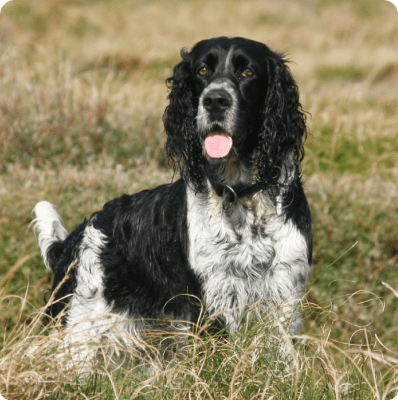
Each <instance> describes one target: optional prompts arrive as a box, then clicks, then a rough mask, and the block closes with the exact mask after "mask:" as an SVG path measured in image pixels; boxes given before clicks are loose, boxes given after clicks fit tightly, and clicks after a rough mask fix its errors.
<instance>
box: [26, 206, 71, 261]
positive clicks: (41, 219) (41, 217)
mask: <svg viewBox="0 0 398 400" xmlns="http://www.w3.org/2000/svg"><path fill="white" fill-rule="evenodd" d="M33 214H34V216H35V219H34V220H33V221H32V224H34V229H35V230H36V231H37V232H38V233H39V235H38V241H39V246H40V249H41V253H42V255H43V259H44V264H45V265H46V267H47V268H50V265H49V262H48V259H47V250H48V248H49V247H50V246H51V245H52V244H53V243H54V242H57V241H60V240H64V239H65V238H66V236H67V235H68V232H67V230H66V229H65V228H64V226H63V224H62V219H61V217H60V216H59V215H58V213H57V212H56V211H55V206H54V205H52V204H51V203H49V202H48V201H40V202H39V203H37V204H36V206H35V208H34V209H33Z"/></svg>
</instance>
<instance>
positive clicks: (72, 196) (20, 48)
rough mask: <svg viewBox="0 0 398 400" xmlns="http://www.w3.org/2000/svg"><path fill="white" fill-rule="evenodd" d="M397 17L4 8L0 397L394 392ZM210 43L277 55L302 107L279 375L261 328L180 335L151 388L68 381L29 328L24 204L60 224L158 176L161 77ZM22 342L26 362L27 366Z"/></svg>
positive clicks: (40, 294)
mask: <svg viewBox="0 0 398 400" xmlns="http://www.w3.org/2000/svg"><path fill="white" fill-rule="evenodd" d="M231 4H232V6H231ZM376 4H377V6H376ZM227 9H228V12H226V10H227ZM209 10H211V12H210V13H209ZM287 10H291V12H290V11H289V12H287ZM392 11H394V13H393V12H392ZM395 12H396V11H395V9H394V10H393V5H392V4H390V3H388V2H385V1H384V2H383V1H382V0H380V2H374V1H368V0H360V1H357V2H355V4H354V3H347V2H345V1H336V0H325V1H321V2H318V3H316V4H315V3H314V2H311V1H307V0H304V1H302V2H293V1H290V0H288V1H287V2H286V3H285V2H277V1H275V2H273V1H270V2H267V3H264V2H257V1H254V0H251V1H249V2H227V1H226V0H225V1H224V0H216V1H214V0H213V1H210V0H203V1H186V2H178V1H171V2H165V1H164V0H159V1H156V2H141V1H138V0H137V1H135V0H133V1H131V0H129V1H127V0H118V1H112V2H111V1H95V0H92V1H79V0H74V1H59V2H52V1H48V0H34V1H33V0H13V1H12V2H10V3H7V4H6V5H5V6H4V8H3V11H2V12H1V14H0V333H1V339H0V377H1V379H0V394H2V395H3V397H5V398H6V399H7V400H10V399H44V398H45V399H94V398H101V399H115V398H117V399H130V398H138V399H190V398H192V399H216V400H218V399H231V400H232V399H268V400H271V399H278V400H279V399H281V400H284V399H347V400H348V399H350V400H352V399H358V400H364V399H375V398H376V399H380V400H391V399H393V398H394V396H395V395H396V394H397V393H398V357H397V354H398V339H397V338H398V328H397V326H398V325H397V323H396V319H397V315H398V296H397V294H396V291H398V274H397V266H398V240H397V228H396V227H397V226H398V185H397V182H398V157H397V153H398V139H397V126H398V117H397V113H396V110H397V106H398V102H397V97H396V87H397V83H398V74H397V65H398V58H397V55H396V52H394V51H393V50H392V49H393V48H394V47H396V46H398V28H397V26H398V25H397V24H396V17H397V15H396V14H395ZM221 34H222V35H241V36H247V37H251V38H253V39H256V40H260V41H264V42H266V43H267V44H268V45H269V46H270V47H271V48H273V49H276V50H280V51H285V50H286V51H287V53H288V57H289V59H291V60H292V61H294V62H295V64H292V65H291V67H292V70H293V73H294V76H295V78H296V79H297V82H298V84H299V87H300V93H301V101H302V104H303V105H304V108H305V109H307V110H308V111H309V112H310V114H311V118H309V121H308V123H309V128H310V134H309V136H308V140H307V144H306V158H305V160H304V163H303V177H304V181H305V190H306V194H307V197H308V200H309V203H310V206H311V211H312V216H313V231H314V262H313V266H312V273H311V276H310V282H309V285H308V293H307V295H306V297H305V300H304V303H303V316H304V329H303V332H302V333H303V334H302V336H300V337H299V338H298V340H297V343H296V344H295V346H294V348H292V349H291V354H290V356H291V361H290V369H284V368H282V366H281V365H279V366H276V364H275V363H276V362H277V360H278V359H279V357H278V354H277V351H276V350H275V349H276V348H277V346H276V345H275V343H270V341H272V340H273V339H272V338H273V336H274V333H275V332H274V331H273V329H274V328H273V327H272V326H271V325H270V324H269V323H268V321H258V323H256V324H252V325H249V326H247V327H245V328H244V329H243V331H242V332H241V334H239V335H237V336H236V337H234V338H232V339H230V340H228V341H225V340H222V339H217V338H214V337H211V336H207V335H204V336H203V335H202V336H198V335H197V334H196V333H195V332H192V333H190V334H189V335H188V336H189V338H188V339H187V338H184V339H185V341H183V343H184V344H183V345H182V347H183V349H181V350H183V351H180V352H177V353H175V354H173V355H172V356H170V357H169V358H168V359H166V360H165V361H164V362H163V364H162V365H159V366H158V367H159V371H158V372H159V374H158V376H157V378H156V379H154V378H153V376H151V375H150V374H148V373H147V372H145V370H142V369H141V370H139V369H138V370H137V368H133V366H132V365H130V366H126V367H125V368H123V369H121V370H118V369H117V368H116V366H115V365H114V364H112V363H110V364H109V365H108V364H106V363H105V361H104V359H102V361H101V359H99V361H98V364H97V365H96V366H95V369H94V371H93V372H92V373H91V374H88V375H87V374H86V375H82V374H79V373H74V372H73V371H70V372H66V371H65V368H64V367H63V365H62V363H60V362H59V359H57V354H59V344H60V343H62V337H63V335H64V332H63V330H62V329H53V330H49V329H48V328H42V327H41V326H40V324H39V323H38V322H39V317H38V316H39V315H40V313H41V312H42V307H43V305H44V304H45V297H48V292H47V289H48V288H49V287H50V286H51V280H52V276H51V273H50V272H49V271H47V270H46V269H45V268H44V265H43V262H42V258H41V255H40V251H39V249H38V246H37V242H36V238H35V237H34V233H33V231H32V229H29V228H28V227H29V224H30V222H31V210H32V208H33V207H34V205H35V203H36V202H37V201H39V200H43V199H47V200H49V201H51V202H52V203H54V204H56V205H57V207H58V208H59V212H60V214H61V215H62V217H63V219H64V222H65V225H66V227H67V229H68V230H69V231H70V230H72V229H73V228H74V227H75V226H76V225H78V224H79V223H80V222H81V221H82V220H83V219H84V218H85V217H87V216H89V215H90V214H91V213H92V212H94V211H96V210H98V209H100V208H101V207H102V205H103V204H104V203H105V202H106V201H108V200H110V199H112V198H114V197H116V196H119V195H120V194H121V193H135V192H137V191H139V190H142V189H144V188H150V187H154V186H157V185H159V184H162V183H165V182H170V181H171V179H172V173H171V171H169V170H166V169H165V164H166V163H165V159H164V151H163V146H164V141H165V138H164V135H163V126H162V121H161V118H162V114H163V110H164V107H165V106H166V104H167V103H166V96H167V91H166V86H165V84H164V80H165V78H167V77H168V76H170V74H171V71H172V67H173V65H174V64H175V63H176V62H178V60H179V49H180V48H181V47H183V46H187V45H192V44H193V43H195V42H197V41H198V40H201V39H203V38H206V37H211V36H217V35H221ZM394 290H395V292H394ZM180 339H181V340H182V339H183V338H181V337H178V338H177V340H180ZM34 345H37V346H38V347H37V350H35V354H34V357H28V356H26V352H27V350H28V349H29V348H33V346H34ZM129 353H131V354H130V355H131V356H132V357H133V356H134V357H137V354H135V353H134V352H133V350H132V349H129V350H128V351H127V354H129ZM133 353H134V354H133ZM104 357H105V359H106V360H107V355H105V356H104ZM110 361H111V360H110Z"/></svg>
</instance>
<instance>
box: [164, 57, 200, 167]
mask: <svg viewBox="0 0 398 400" xmlns="http://www.w3.org/2000/svg"><path fill="white" fill-rule="evenodd" d="M181 57H182V59H183V61H181V62H180V63H179V64H177V65H176V66H175V67H174V69H173V75H172V76H171V77H170V78H167V79H166V85H167V87H168V88H169V89H170V90H171V92H170V94H169V96H168V97H167V98H168V100H169V105H168V106H167V107H166V110H165V112H164V115H163V123H164V128H165V131H166V134H167V142H166V151H167V155H168V156H169V158H170V160H171V161H172V163H173V166H174V167H177V166H179V165H180V163H181V161H182V160H183V159H184V153H185V151H186V149H185V146H186V144H184V139H185V140H186V136H187V135H188V134H189V132H192V131H193V121H194V109H193V106H192V87H191V82H190V71H191V66H190V60H189V52H188V51H186V50H182V51H181Z"/></svg>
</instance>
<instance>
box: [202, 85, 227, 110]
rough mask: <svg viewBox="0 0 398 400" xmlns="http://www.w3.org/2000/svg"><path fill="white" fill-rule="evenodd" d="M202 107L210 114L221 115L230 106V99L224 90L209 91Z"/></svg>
mask: <svg viewBox="0 0 398 400" xmlns="http://www.w3.org/2000/svg"><path fill="white" fill-rule="evenodd" d="M203 106H204V108H205V109H206V110H207V111H208V112H210V113H221V112H224V111H226V110H227V109H228V108H230V107H231V106H232V98H231V96H230V95H229V94H228V93H227V92H226V91H224V90H211V91H210V92H209V93H207V94H206V96H205V97H204V99H203Z"/></svg>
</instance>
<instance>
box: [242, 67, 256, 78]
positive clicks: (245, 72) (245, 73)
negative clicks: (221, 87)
mask: <svg viewBox="0 0 398 400" xmlns="http://www.w3.org/2000/svg"><path fill="white" fill-rule="evenodd" d="M242 76H244V77H245V78H250V77H252V76H254V72H253V71H252V70H251V69H250V68H245V69H244V70H243V72H242Z"/></svg>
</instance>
